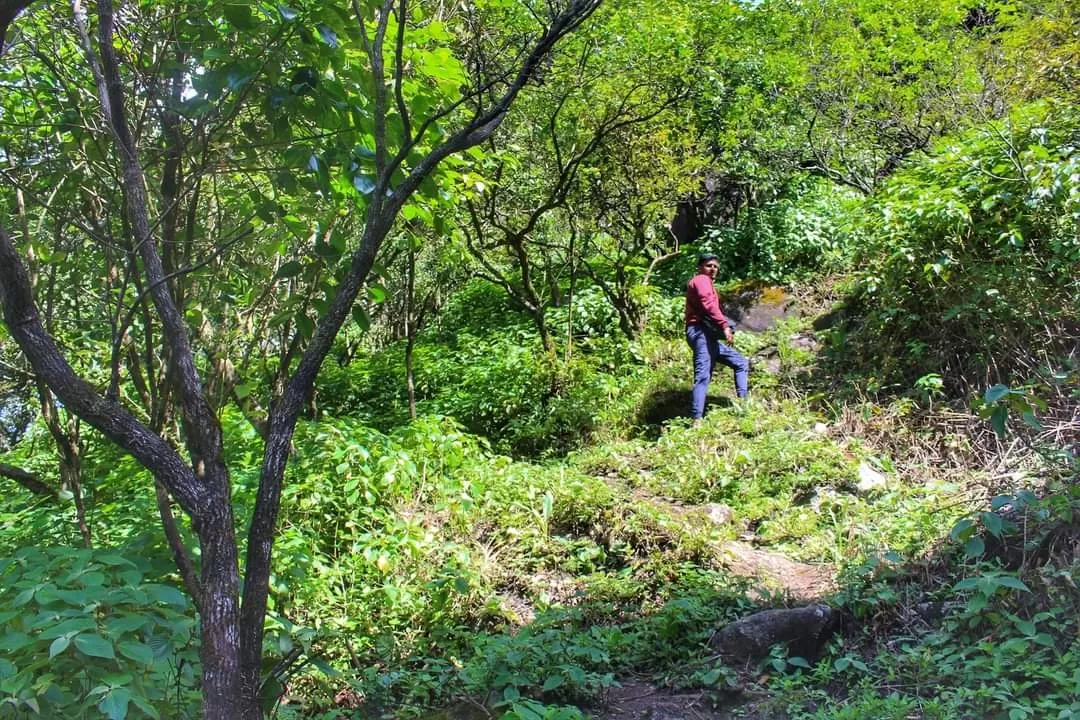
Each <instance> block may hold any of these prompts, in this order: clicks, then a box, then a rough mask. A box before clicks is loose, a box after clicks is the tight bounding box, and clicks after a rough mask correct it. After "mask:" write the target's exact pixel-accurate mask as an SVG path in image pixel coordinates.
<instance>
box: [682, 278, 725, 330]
mask: <svg viewBox="0 0 1080 720" xmlns="http://www.w3.org/2000/svg"><path fill="white" fill-rule="evenodd" d="M690 292H691V293H693V295H694V298H695V299H696V300H697V306H698V307H699V308H701V312H702V313H703V314H704V315H705V316H706V317H708V318H709V319H710V320H712V321H713V322H714V323H716V325H717V326H719V327H722V328H723V329H724V330H725V331H727V330H728V329H729V328H728V321H727V318H726V317H724V311H723V310H721V309H720V300H719V299H718V298H717V297H716V291H715V290H714V289H713V285H712V281H711V280H710V279H709V277H708V276H707V275H698V276H696V277H695V278H694V279H693V280H691V281H690Z"/></svg>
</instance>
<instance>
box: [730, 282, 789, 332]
mask: <svg viewBox="0 0 1080 720" xmlns="http://www.w3.org/2000/svg"><path fill="white" fill-rule="evenodd" d="M721 301H722V304H723V308H724V315H726V316H727V317H728V318H729V319H730V320H733V321H734V322H735V323H736V324H737V325H738V329H739V330H741V331H743V332H764V331H765V330H768V329H769V328H771V327H772V326H773V325H775V324H776V323H777V322H779V321H780V320H782V319H784V318H786V317H788V316H790V315H793V314H794V313H795V302H794V300H792V298H791V297H789V296H788V295H787V293H785V292H784V289H783V288H779V287H759V288H753V289H750V290H745V291H743V292H740V293H737V294H735V295H728V296H725V297H723V298H721Z"/></svg>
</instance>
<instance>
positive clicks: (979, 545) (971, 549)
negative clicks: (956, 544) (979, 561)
mask: <svg viewBox="0 0 1080 720" xmlns="http://www.w3.org/2000/svg"><path fill="white" fill-rule="evenodd" d="M985 552H986V543H984V542H983V539H982V538H981V537H979V536H978V535H976V536H974V537H972V538H969V539H968V541H967V542H966V543H964V554H965V555H967V556H968V557H971V558H977V557H982V555H983V553H985Z"/></svg>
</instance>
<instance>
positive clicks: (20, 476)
mask: <svg viewBox="0 0 1080 720" xmlns="http://www.w3.org/2000/svg"><path fill="white" fill-rule="evenodd" d="M0 477H6V478H7V479H9V480H14V481H15V482H17V483H19V484H20V485H22V486H23V487H24V488H26V489H27V490H29V491H30V492H32V493H34V494H35V495H41V496H43V497H48V498H51V499H53V500H58V499H59V498H60V493H59V492H57V490H56V488H54V487H53V486H51V485H46V484H45V483H43V482H42V481H41V480H39V479H38V477H37V475H34V474H33V473H30V472H27V471H26V470H23V469H22V468H17V467H15V466H14V465H7V464H5V463H0Z"/></svg>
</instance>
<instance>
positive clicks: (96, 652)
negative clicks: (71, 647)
mask: <svg viewBox="0 0 1080 720" xmlns="http://www.w3.org/2000/svg"><path fill="white" fill-rule="evenodd" d="M75 648H76V649H77V650H78V651H79V652H81V653H82V654H83V655H89V656H90V657H99V658H107V659H110V660H111V659H113V658H115V657H116V652H115V651H114V650H113V645H112V643H111V642H109V641H108V640H106V639H105V638H103V637H101V636H100V635H98V634H96V633H83V634H82V635H76V636H75Z"/></svg>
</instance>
